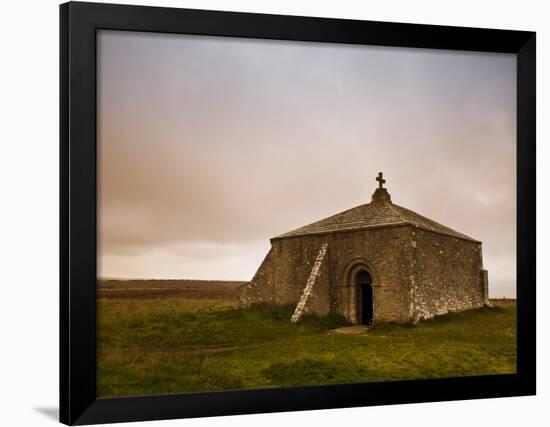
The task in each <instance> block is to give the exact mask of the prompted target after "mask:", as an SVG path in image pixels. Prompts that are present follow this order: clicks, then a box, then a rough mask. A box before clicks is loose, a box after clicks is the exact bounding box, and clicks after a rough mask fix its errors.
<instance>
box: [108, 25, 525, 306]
mask: <svg viewBox="0 0 550 427" xmlns="http://www.w3.org/2000/svg"><path fill="white" fill-rule="evenodd" d="M98 43H99V44H98V147H99V148H98V149H99V152H98V155H99V157H98V160H99V162H98V166H99V198H98V201H99V242H98V243H99V254H98V255H99V257H98V260H99V261H98V268H99V275H100V276H101V277H115V278H191V279H227V280H250V279H251V278H252V276H253V274H254V273H255V271H256V269H257V267H258V266H259V264H260V262H261V261H262V259H263V257H264V256H265V254H266V253H267V251H268V249H269V238H271V237H274V236H276V235H279V234H281V233H284V232H286V231H289V230H291V229H294V228H297V227H300V226H302V225H305V224H308V223H311V222H313V221H316V220H319V219H322V218H324V217H327V216H329V215H332V214H335V213H337V212H340V211H342V210H346V209H349V208H352V207H354V206H357V205H360V204H363V203H368V202H369V201H370V197H371V194H372V192H373V191H374V189H375V187H376V185H377V183H376V181H375V180H374V179H375V177H376V174H377V173H378V171H383V172H384V176H385V178H386V179H387V187H388V191H389V192H390V194H391V195H392V200H393V202H394V203H396V204H398V205H401V206H404V207H406V208H409V209H412V210H414V211H416V212H418V213H420V214H422V215H425V216H427V217H429V218H431V219H433V220H435V221H438V222H440V223H442V224H444V225H446V226H448V227H451V228H454V229H455V230H457V231H460V232H462V233H465V234H467V235H470V236H471V237H474V238H476V239H478V240H481V241H483V254H484V263H485V267H486V268H487V269H488V270H489V278H490V282H491V285H490V286H491V295H492V296H502V295H508V296H513V295H515V293H514V291H513V286H512V284H513V283H514V281H515V271H516V266H515V253H516V241H515V231H516V223H515V218H516V209H515V199H516V188H515V177H516V169H515V162H516V157H515V132H516V120H515V108H516V97H515V90H516V88H515V78H516V71H515V66H516V60H515V56H514V55H507V54H489V53H473V52H451V51H436V50H423V49H401V48H399V49H398V48H386V47H383V48H382V47H367V46H350V45H337V44H317V43H315V44H312V43H301V42H281V41H265V40H252V39H231V38H220V37H204V36H182V35H166V34H151V33H133V32H118V31H101V32H100V33H99V35H98Z"/></svg>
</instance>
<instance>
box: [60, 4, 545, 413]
mask: <svg viewBox="0 0 550 427" xmlns="http://www.w3.org/2000/svg"><path fill="white" fill-rule="evenodd" d="M60 24H61V32H60V33H61V42H60V52H61V58H60V70H61V76H60V78H61V112H60V135H61V138H60V139H61V237H60V238H61V254H60V262H61V284H60V286H61V291H60V298H61V304H60V307H61V316H60V317H61V322H60V334H61V340H60V342H61V349H60V351H61V360H60V366H61V378H60V389H61V390H60V414H61V421H62V422H63V423H66V424H91V423H106V422H124V421H138V420H153V419H167V418H183V417H201V416H211V415H224V414H245V413H257V412H275V411H295V410H307V409H319V408H336V407H351V406H365V405H385V404H398V403H411V402H429V401H441V400H457V399H475V398H487V397H501V396H520V395H530V394H534V393H535V33H532V32H525V31H511V30H495V29H478V28H458V27H444V26H428V25H417V24H401V23H399V24H397V23H384V22H369V21H356V20H341V19H327V18H312V17H295V16H279V15H262V14H249V13H234V12H218V11H204V10H186V9H172V8H158V7H143V6H125V5H112V4H110V5H106V4H96V3H80V2H69V3H66V4H63V5H61V7H60Z"/></svg>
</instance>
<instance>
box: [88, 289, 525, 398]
mask: <svg viewBox="0 0 550 427" xmlns="http://www.w3.org/2000/svg"><path fill="white" fill-rule="evenodd" d="M233 305H234V302H233V301H232V300H224V299H219V298H217V299H182V298H162V299H143V298H137V299H129V298H118V299H117V298H100V299H99V300H98V380H97V381H98V395H99V396H102V397H106V396H127V395H143V394H159V393H162V394H165V393H177V392H197V391H210V390H230V389H241V388H265V387H279V386H296V385H315V384H335V383H349V382H366V381H388V380H398V379H420V378H434V377H455V376H464V375H483V374H499V373H511V372H515V363H516V355H515V328H516V322H515V305H514V304H509V303H507V304H501V305H497V306H496V307H494V308H484V309H481V310H476V311H468V312H462V313H454V314H449V315H445V316H440V317H438V318H436V319H433V320H429V321H425V322H420V323H418V324H416V325H409V326H404V325H377V326H376V327H375V328H373V329H372V330H370V331H369V332H367V333H366V334H362V335H341V334H334V333H330V330H331V329H334V328H337V327H339V326H343V325H345V321H344V319H343V318H341V317H338V316H330V317H327V318H317V317H309V318H307V319H306V320H305V321H304V322H302V323H301V324H299V325H297V326H295V325H292V324H290V322H289V319H290V316H291V314H292V307H283V308H270V307H256V308H249V309H235V308H234V307H233Z"/></svg>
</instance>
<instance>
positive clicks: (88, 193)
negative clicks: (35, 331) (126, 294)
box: [60, 2, 536, 425]
mask: <svg viewBox="0 0 550 427" xmlns="http://www.w3.org/2000/svg"><path fill="white" fill-rule="evenodd" d="M100 29H111V30H131V31H146V32H160V33H178V34H180V33H181V34H195V35H216V36H231V37H252V38H262V39H279V40H300V41H311V42H333V43H348V44H366V45H379V46H400V47H418V48H430V49H451V50H467V51H482V52H505V53H513V54H516V56H517V373H516V374H506V375H491V376H474V377H462V378H441V379H429V380H415V381H395V382H384V383H362V384H344V385H324V386H313V387H293V388H277V389H261V390H239V391H226V392H209V393H185V394H177V395H156V396H143V397H119V398H97V397H96V280H97V279H96V248H97V246H96V226H97V218H96V173H97V172H96V171H97V169H96V31H97V30H100ZM535 45H536V34H535V33H534V32H528V31H510V30H496V29H480V28H459V27H448V26H436V25H417V24H402V23H387V22H371V21H356V20H347V19H327V18H313V17H296V16H280V15H264V14H251V13H235V12H220V11H205V10H189V9H174V8H163V7H149V6H127V5H115V4H99V3H82V2H69V3H65V4H62V5H61V6H60V421H61V422H62V423H65V424H70V425H73V424H93V423H107V422H109V423H111V422H124V421H141V420H159V419H169V418H185V417H204V416H216V415H230V414H249V413H260V412H277V411H297V410H310V409H321V408H342V407H352V406H367V405H387V404H399V403H413V402H430V401H444V400H461V399H478V398H490V397H505V396H524V395H533V394H535V392H536V380H535V350H536V347H535V335H536V334H535V203H536V202H535V137H536V136H535V132H536V126H535V98H536V94H535V72H536V71H535V56H536V53H535Z"/></svg>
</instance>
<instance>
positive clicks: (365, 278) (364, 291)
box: [355, 270, 374, 325]
mask: <svg viewBox="0 0 550 427" xmlns="http://www.w3.org/2000/svg"><path fill="white" fill-rule="evenodd" d="M355 284H356V286H357V323H360V324H363V325H370V324H371V323H372V320H373V315H374V310H373V304H372V277H371V275H370V274H369V272H368V271H367V270H359V271H358V272H357V274H356V275H355Z"/></svg>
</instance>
